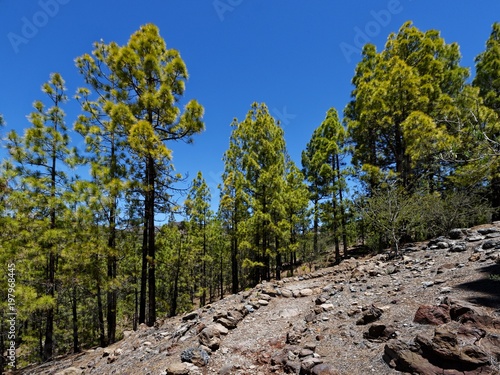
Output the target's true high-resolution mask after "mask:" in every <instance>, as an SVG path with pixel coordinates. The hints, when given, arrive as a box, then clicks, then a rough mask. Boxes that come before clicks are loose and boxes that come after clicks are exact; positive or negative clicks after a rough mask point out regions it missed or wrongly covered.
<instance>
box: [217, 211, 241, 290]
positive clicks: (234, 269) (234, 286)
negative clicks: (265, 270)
mask: <svg viewBox="0 0 500 375" xmlns="http://www.w3.org/2000/svg"><path fill="white" fill-rule="evenodd" d="M235 214H236V212H235V213H233V215H235ZM237 233H238V223H237V222H236V219H234V221H233V235H232V238H231V293H233V294H236V293H238V291H239V289H238V288H239V277H238V239H237V235H238V234H237ZM221 295H223V294H222V291H221Z"/></svg>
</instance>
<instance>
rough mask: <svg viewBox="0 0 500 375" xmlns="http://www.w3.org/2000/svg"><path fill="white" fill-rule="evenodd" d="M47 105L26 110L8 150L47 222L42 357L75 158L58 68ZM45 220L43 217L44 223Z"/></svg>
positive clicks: (50, 339)
mask: <svg viewBox="0 0 500 375" xmlns="http://www.w3.org/2000/svg"><path fill="white" fill-rule="evenodd" d="M42 91H43V92H44V93H45V94H46V95H47V97H48V99H49V101H50V102H51V104H52V106H51V107H49V108H46V106H45V105H44V104H43V102H42V101H36V102H35V103H34V105H33V106H34V108H35V111H34V112H32V113H31V114H30V116H29V120H30V122H31V123H32V126H31V127H30V128H28V129H27V130H26V132H25V134H24V136H23V137H22V138H20V137H19V136H18V135H17V134H16V133H14V132H11V133H10V134H9V144H8V148H9V152H10V154H11V156H12V158H13V159H14V161H15V162H16V164H17V166H18V167H17V168H18V173H19V174H20V177H21V179H22V180H23V185H24V188H25V189H27V193H28V194H30V195H31V198H32V199H33V202H36V204H37V206H35V207H34V209H35V210H36V211H38V212H39V214H41V215H42V217H43V215H44V214H47V216H48V221H47V222H46V220H43V219H40V222H41V223H43V225H44V226H45V225H46V228H45V229H44V230H42V232H41V233H40V237H39V246H40V248H41V250H42V251H43V253H44V254H45V255H46V257H47V263H46V264H47V266H46V269H45V272H46V276H45V281H44V283H43V284H44V285H45V286H46V289H45V294H46V295H47V297H49V299H50V300H51V301H53V302H52V304H51V306H50V307H48V308H47V309H46V316H45V318H46V320H45V341H44V344H43V352H42V358H43V359H44V360H49V359H51V358H52V357H53V354H54V314H55V308H54V306H55V300H56V298H57V296H56V284H57V279H56V277H57V276H56V272H57V258H58V255H59V253H60V249H61V246H62V245H63V241H62V238H64V236H63V235H62V234H61V229H62V222H61V221H60V217H59V216H61V214H62V212H64V210H65V202H64V199H63V193H64V191H65V190H66V189H67V186H68V185H67V181H68V179H67V175H66V173H65V170H66V169H67V168H68V167H71V166H72V165H74V163H75V159H74V158H73V154H72V152H71V150H70V149H69V142H70V140H69V136H68V133H67V131H68V129H67V127H66V124H65V121H64V117H65V114H64V111H63V109H62V108H61V106H62V105H63V104H64V103H65V102H66V101H67V97H66V94H65V91H66V88H65V83H64V80H63V78H62V77H61V75H60V74H58V73H54V74H52V75H51V76H50V80H49V81H48V82H47V83H45V84H44V85H43V86H42ZM45 222H46V223H45Z"/></svg>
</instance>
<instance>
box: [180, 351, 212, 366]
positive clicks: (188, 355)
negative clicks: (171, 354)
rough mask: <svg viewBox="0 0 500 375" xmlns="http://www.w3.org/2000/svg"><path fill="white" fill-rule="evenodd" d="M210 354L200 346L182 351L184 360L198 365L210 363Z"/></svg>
mask: <svg viewBox="0 0 500 375" xmlns="http://www.w3.org/2000/svg"><path fill="white" fill-rule="evenodd" d="M209 359H210V356H209V355H208V353H207V352H206V351H205V350H203V349H200V348H189V349H186V350H184V351H183V352H182V353H181V360H182V362H189V363H192V364H193V365H196V366H198V367H203V366H206V365H207V364H208V361H209Z"/></svg>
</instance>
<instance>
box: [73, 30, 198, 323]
mask: <svg viewBox="0 0 500 375" xmlns="http://www.w3.org/2000/svg"><path fill="white" fill-rule="evenodd" d="M93 54H94V56H95V57H92V56H90V55H88V54H87V55H83V56H81V57H80V58H78V59H77V66H78V67H79V69H80V71H81V72H82V74H83V75H84V76H85V77H86V80H87V82H88V83H90V84H91V85H92V86H94V87H96V86H97V87H99V88H102V90H104V91H105V92H106V93H108V95H112V96H115V97H117V98H118V99H119V103H118V104H117V105H116V106H114V108H112V109H111V110H110V111H109V112H110V113H111V112H115V111H116V113H117V114H119V118H120V123H122V124H124V125H125V127H126V129H127V136H128V146H129V151H130V153H131V154H133V155H134V157H135V161H136V163H135V164H134V170H135V172H137V174H138V176H137V179H138V180H139V181H141V184H142V186H141V188H140V189H141V191H142V196H143V218H144V222H143V245H142V271H141V292H140V309H139V322H140V323H142V322H146V320H147V324H148V325H150V326H152V325H153V324H154V322H155V321H156V275H155V259H156V246H155V210H158V209H159V210H161V211H165V212H168V210H169V207H170V202H169V194H168V189H169V188H171V186H172V184H173V183H174V182H175V181H177V180H178V179H179V176H177V175H174V173H173V165H172V161H171V159H172V155H171V151H170V150H169V149H168V148H167V147H166V145H165V143H166V142H169V141H176V140H183V141H186V142H191V141H192V136H193V135H194V134H196V133H199V132H201V131H202V130H203V128H204V124H203V122H202V121H201V118H202V116H203V108H202V106H201V105H199V104H198V103H197V102H196V101H195V100H191V101H190V102H188V103H187V104H186V106H185V108H184V111H183V112H182V113H181V109H180V108H179V106H178V105H179V104H178V103H179V101H180V99H181V98H182V95H183V93H184V88H185V81H186V80H187V78H188V74H187V69H186V66H185V64H184V62H183V61H182V59H181V57H180V54H179V52H178V51H176V50H173V49H167V48H166V44H165V41H164V40H163V39H162V38H161V36H160V34H159V30H158V28H157V27H156V26H155V25H152V24H148V25H145V26H142V27H141V28H140V30H139V31H137V32H135V33H134V34H133V35H132V36H131V38H130V40H129V42H128V43H127V44H126V45H124V46H118V45H117V44H116V43H110V44H104V43H102V42H101V43H96V45H95V49H94V52H93ZM109 82H117V86H116V87H113V86H114V85H109ZM108 104H110V103H109V102H108ZM146 306H147V307H148V309H147V310H148V314H147V319H146Z"/></svg>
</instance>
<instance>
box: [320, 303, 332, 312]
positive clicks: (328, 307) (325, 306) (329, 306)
mask: <svg viewBox="0 0 500 375" xmlns="http://www.w3.org/2000/svg"><path fill="white" fill-rule="evenodd" d="M321 308H322V309H323V310H324V311H331V310H333V308H334V306H333V304H331V303H324V304H322V305H321Z"/></svg>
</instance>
